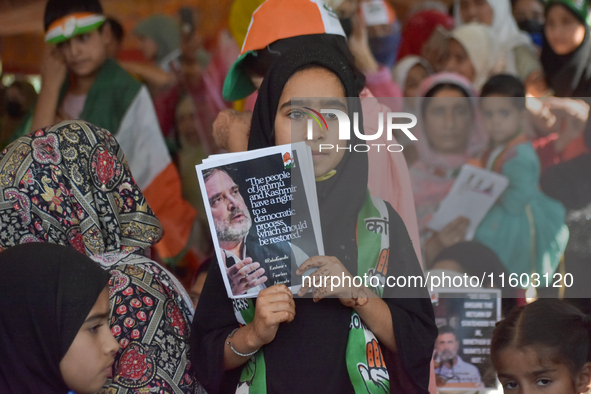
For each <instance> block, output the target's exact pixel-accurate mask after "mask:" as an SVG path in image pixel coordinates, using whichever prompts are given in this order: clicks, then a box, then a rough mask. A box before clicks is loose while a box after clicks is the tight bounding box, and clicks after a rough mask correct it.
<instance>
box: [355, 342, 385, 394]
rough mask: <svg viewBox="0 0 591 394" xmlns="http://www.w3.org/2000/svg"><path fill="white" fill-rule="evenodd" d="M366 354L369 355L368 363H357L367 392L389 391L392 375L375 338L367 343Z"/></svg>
mask: <svg viewBox="0 0 591 394" xmlns="http://www.w3.org/2000/svg"><path fill="white" fill-rule="evenodd" d="M365 355H366V357H367V365H366V364H363V363H359V364H357V368H358V369H359V373H360V374H361V377H362V378H363V382H364V383H365V388H366V389H367V392H368V393H377V392H380V391H383V392H384V393H389V392H390V375H389V373H388V370H387V369H386V363H385V362H384V356H383V355H382V350H381V349H380V346H379V345H378V342H377V341H376V340H375V339H372V340H371V342H369V343H368V344H367V345H366V348H365Z"/></svg>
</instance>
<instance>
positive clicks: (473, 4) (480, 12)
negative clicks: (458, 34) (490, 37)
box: [460, 0, 500, 26]
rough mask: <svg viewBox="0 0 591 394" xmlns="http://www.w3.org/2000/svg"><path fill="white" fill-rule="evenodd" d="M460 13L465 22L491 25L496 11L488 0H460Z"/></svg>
mask: <svg viewBox="0 0 591 394" xmlns="http://www.w3.org/2000/svg"><path fill="white" fill-rule="evenodd" d="M493 1H500V0H493ZM460 15H461V16H462V21H463V22H464V23H470V22H479V23H484V24H485V25H489V26H490V25H492V23H493V17H494V12H493V9H492V7H491V6H490V4H489V3H488V0H460Z"/></svg>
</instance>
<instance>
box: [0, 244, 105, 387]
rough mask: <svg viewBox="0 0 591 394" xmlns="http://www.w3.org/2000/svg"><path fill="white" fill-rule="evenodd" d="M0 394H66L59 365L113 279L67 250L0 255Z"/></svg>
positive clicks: (31, 247) (33, 247) (29, 247)
mask: <svg viewBox="0 0 591 394" xmlns="http://www.w3.org/2000/svg"><path fill="white" fill-rule="evenodd" d="M0 272H1V273H2V274H1V275H2V276H1V277H2V279H3V280H2V284H1V285H0V322H1V324H0V327H1V329H0V392H1V393H19V394H21V393H22V394H27V393H31V394H32V393H43V394H53V393H56V394H65V393H67V392H68V387H67V386H66V384H65V383H64V381H63V379H62V375H61V373H60V369H59V364H60V361H61V360H62V358H63V357H64V356H65V355H66V353H67V351H68V349H69V348H70V345H71V344H72V342H73V341H74V338H75V337H76V335H77V334H78V331H79V330H80V327H81V326H82V324H83V323H84V321H85V320H86V317H87V316H88V313H89V312H90V310H91V309H92V307H93V306H94V304H95V303H96V301H97V298H98V296H99V294H100V293H101V291H102V290H103V289H104V288H105V286H107V283H108V282H109V278H110V275H109V273H108V272H107V271H105V270H103V269H102V268H101V267H100V266H99V265H98V264H96V263H95V262H94V261H92V260H91V259H90V258H89V257H87V256H85V255H83V254H81V253H79V252H77V251H76V250H75V249H74V248H72V247H69V246H61V245H56V244H50V243H41V242H39V243H28V244H22V245H18V246H15V247H12V248H9V249H7V250H6V251H4V252H2V253H0Z"/></svg>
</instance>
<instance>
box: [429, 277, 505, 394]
mask: <svg viewBox="0 0 591 394" xmlns="http://www.w3.org/2000/svg"><path fill="white" fill-rule="evenodd" d="M431 300H432V302H433V308H434V310H435V323H436V324H437V327H438V329H439V333H438V336H437V340H436V341H435V350H434V352H433V361H434V365H435V379H436V380H435V381H436V384H437V390H438V391H441V392H446V391H454V392H457V391H464V390H466V391H469V392H474V391H478V392H482V391H486V390H487V389H490V390H493V389H495V388H496V383H497V380H496V375H495V373H494V371H493V369H492V365H491V362H490V342H491V338H492V333H493V330H494V328H495V325H496V323H497V322H498V321H499V320H500V319H501V290H497V289H481V288H469V289H458V288H439V289H436V290H435V291H434V292H433V293H432V295H431Z"/></svg>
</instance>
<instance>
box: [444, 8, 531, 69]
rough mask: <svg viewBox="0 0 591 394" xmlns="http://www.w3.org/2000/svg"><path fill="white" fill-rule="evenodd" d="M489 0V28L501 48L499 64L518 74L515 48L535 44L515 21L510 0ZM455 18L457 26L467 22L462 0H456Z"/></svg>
mask: <svg viewBox="0 0 591 394" xmlns="http://www.w3.org/2000/svg"><path fill="white" fill-rule="evenodd" d="M487 1H488V4H489V5H490V7H491V8H492V10H493V21H492V25H491V26H490V27H489V28H490V30H491V33H492V35H493V37H494V41H495V44H496V45H497V46H498V47H499V48H500V51H499V52H498V56H499V59H498V62H497V66H498V68H501V70H502V71H504V72H506V73H509V74H517V68H516V66H515V55H514V54H513V50H514V49H515V48H517V47H522V46H528V47H530V48H532V50H534V49H535V47H534V44H533V42H532V40H531V38H530V37H529V35H527V33H525V32H523V31H521V30H520V29H519V27H518V26H517V22H515V18H514V17H513V12H512V11H511V1H510V0H487ZM454 20H455V23H456V27H457V26H461V25H463V24H464V23H465V22H464V21H463V20H462V14H461V13H460V0H455V4H454ZM468 22H469V21H468Z"/></svg>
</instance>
